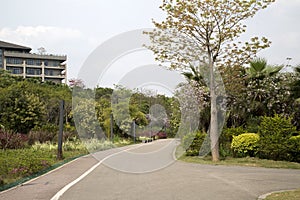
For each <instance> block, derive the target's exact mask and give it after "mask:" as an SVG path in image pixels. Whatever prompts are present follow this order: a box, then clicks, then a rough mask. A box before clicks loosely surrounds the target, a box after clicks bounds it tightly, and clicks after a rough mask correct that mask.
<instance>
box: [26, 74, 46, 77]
mask: <svg viewBox="0 0 300 200" xmlns="http://www.w3.org/2000/svg"><path fill="white" fill-rule="evenodd" d="M26 77H31V78H39V77H42V75H41V74H26Z"/></svg>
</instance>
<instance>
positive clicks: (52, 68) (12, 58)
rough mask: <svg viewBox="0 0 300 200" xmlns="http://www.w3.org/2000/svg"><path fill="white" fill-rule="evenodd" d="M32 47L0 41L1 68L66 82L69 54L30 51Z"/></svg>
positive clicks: (18, 73)
mask: <svg viewBox="0 0 300 200" xmlns="http://www.w3.org/2000/svg"><path fill="white" fill-rule="evenodd" d="M30 51H31V48H29V47H25V46H20V45H17V44H12V43H8V42H3V41H0V68H2V69H5V70H8V71H10V72H11V73H12V74H13V75H16V76H22V77H23V78H39V79H41V80H42V81H51V82H54V83H62V82H65V83H66V79H67V77H66V74H67V67H66V60H67V56H65V55H64V56H61V55H52V54H43V53H40V54H35V53H30Z"/></svg>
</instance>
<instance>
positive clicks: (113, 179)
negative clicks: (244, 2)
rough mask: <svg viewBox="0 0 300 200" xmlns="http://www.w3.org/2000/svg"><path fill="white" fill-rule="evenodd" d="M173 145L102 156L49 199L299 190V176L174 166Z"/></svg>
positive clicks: (238, 198)
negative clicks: (90, 168)
mask: <svg viewBox="0 0 300 200" xmlns="http://www.w3.org/2000/svg"><path fill="white" fill-rule="evenodd" d="M176 145H177V142H176V141H175V140H159V141H155V142H152V143H148V144H141V145H135V146H132V147H130V148H126V149H122V150H120V151H114V152H111V153H110V154H108V155H105V156H103V152H102V153H101V152H100V153H96V154H94V156H95V157H96V158H97V159H98V160H99V161H100V162H99V163H98V164H97V165H95V166H94V168H93V170H90V171H89V172H87V173H86V174H85V175H84V176H82V177H81V178H80V179H77V180H76V181H75V182H73V183H71V184H69V185H68V186H67V187H65V188H63V189H62V190H61V191H60V192H59V193H57V194H56V195H55V196H54V197H53V198H52V199H53V200H54V199H57V198H59V199H60V200H83V199H84V200H96V199H97V200H119V199H120V200H135V199H136V200H141V199H143V200H202V199H205V200H227V199H228V200H255V199H257V197H258V196H259V195H262V194H265V193H268V192H271V191H277V190H286V189H295V188H300V170H287V169H266V168H255V167H232V166H214V165H200V164H191V163H184V162H181V161H175V159H174V149H175V147H176Z"/></svg>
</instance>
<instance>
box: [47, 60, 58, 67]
mask: <svg viewBox="0 0 300 200" xmlns="http://www.w3.org/2000/svg"><path fill="white" fill-rule="evenodd" d="M59 65H60V62H59V61H56V60H49V61H48V65H47V66H50V67H58V66H59Z"/></svg>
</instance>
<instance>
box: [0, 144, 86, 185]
mask: <svg viewBox="0 0 300 200" xmlns="http://www.w3.org/2000/svg"><path fill="white" fill-rule="evenodd" d="M56 153H57V151H56V149H51V150H49V149H33V148H25V149H9V150H0V191H1V190H5V189H7V188H9V187H11V186H14V185H16V184H19V183H22V182H24V181H26V180H29V179H30V178H33V177H35V176H38V175H40V174H43V173H45V172H47V171H49V170H51V169H54V168H56V167H58V166H60V165H62V164H64V163H66V162H68V161H70V160H72V159H74V158H76V157H78V156H80V155H84V154H87V153H88V152H87V150H85V149H82V150H72V151H64V152H63V156H64V159H63V160H57V159H56Z"/></svg>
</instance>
